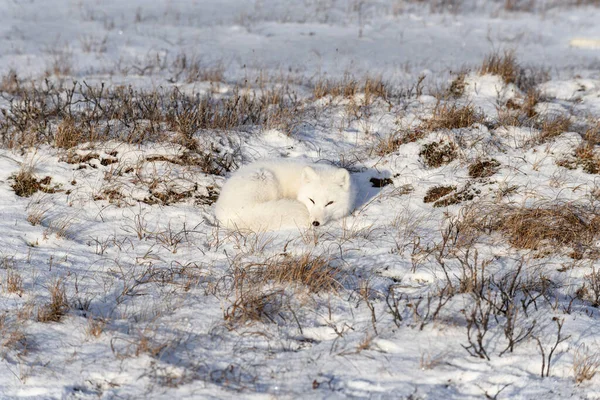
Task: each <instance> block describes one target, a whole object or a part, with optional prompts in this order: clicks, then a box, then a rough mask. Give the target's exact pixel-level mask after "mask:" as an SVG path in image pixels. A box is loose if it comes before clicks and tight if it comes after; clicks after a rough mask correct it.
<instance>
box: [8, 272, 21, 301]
mask: <svg viewBox="0 0 600 400" xmlns="http://www.w3.org/2000/svg"><path fill="white" fill-rule="evenodd" d="M4 289H5V290H6V291H7V292H8V293H16V294H17V295H19V296H21V295H22V294H23V277H22V276H21V275H20V274H19V273H18V272H17V271H15V270H14V269H12V268H9V269H7V271H6V279H5V280H4Z"/></svg>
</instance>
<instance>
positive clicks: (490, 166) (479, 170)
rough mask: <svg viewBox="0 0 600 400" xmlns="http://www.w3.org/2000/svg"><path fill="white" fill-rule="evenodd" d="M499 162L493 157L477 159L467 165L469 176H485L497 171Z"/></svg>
mask: <svg viewBox="0 0 600 400" xmlns="http://www.w3.org/2000/svg"><path fill="white" fill-rule="evenodd" d="M499 168H500V163H499V162H498V161H496V160H495V159H493V158H492V159H491V160H477V161H475V162H474V163H472V164H471V165H469V176H470V177H471V178H487V177H490V176H492V175H494V174H495V173H496V172H498V169H499Z"/></svg>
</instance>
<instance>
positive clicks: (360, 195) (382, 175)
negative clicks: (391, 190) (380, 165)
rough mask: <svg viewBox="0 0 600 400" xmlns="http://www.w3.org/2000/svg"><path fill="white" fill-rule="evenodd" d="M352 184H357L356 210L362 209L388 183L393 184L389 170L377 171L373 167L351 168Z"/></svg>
mask: <svg viewBox="0 0 600 400" xmlns="http://www.w3.org/2000/svg"><path fill="white" fill-rule="evenodd" d="M348 170H349V171H350V176H351V179H352V184H353V185H355V188H356V189H355V190H356V198H355V199H354V207H353V209H354V210H357V209H360V208H361V207H362V206H363V205H365V204H367V203H368V202H369V201H371V199H372V198H373V197H375V196H377V195H378V194H379V192H381V190H382V189H383V188H384V187H385V186H387V185H393V181H392V176H391V174H390V172H389V171H377V170H376V169H373V168H349V169H348Z"/></svg>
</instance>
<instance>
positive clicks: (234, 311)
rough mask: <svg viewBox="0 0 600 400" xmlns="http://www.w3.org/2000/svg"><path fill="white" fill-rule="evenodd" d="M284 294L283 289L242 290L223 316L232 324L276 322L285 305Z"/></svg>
mask: <svg viewBox="0 0 600 400" xmlns="http://www.w3.org/2000/svg"><path fill="white" fill-rule="evenodd" d="M284 296H285V294H284V291H283V290H272V291H266V292H265V291H260V290H240V291H239V292H238V293H236V297H235V300H234V301H233V303H232V304H231V306H229V308H227V310H225V313H224V316H223V318H224V319H225V321H227V323H228V324H230V325H234V324H244V323H247V322H249V321H262V322H268V321H270V322H274V321H275V315H276V314H278V313H279V312H280V310H281V308H282V306H283V305H282V304H283V299H284Z"/></svg>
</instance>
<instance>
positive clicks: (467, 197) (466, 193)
mask: <svg viewBox="0 0 600 400" xmlns="http://www.w3.org/2000/svg"><path fill="white" fill-rule="evenodd" d="M479 194H481V190H479V189H477V188H475V187H473V186H472V185H471V184H470V183H467V184H466V185H465V187H464V188H462V189H461V190H459V191H457V192H454V193H452V194H450V195H449V196H445V197H442V198H441V199H440V200H438V201H436V202H435V203H433V206H434V207H448V206H451V205H455V204H460V203H462V202H465V201H471V200H473V199H474V198H475V197H476V196H478V195H479Z"/></svg>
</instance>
